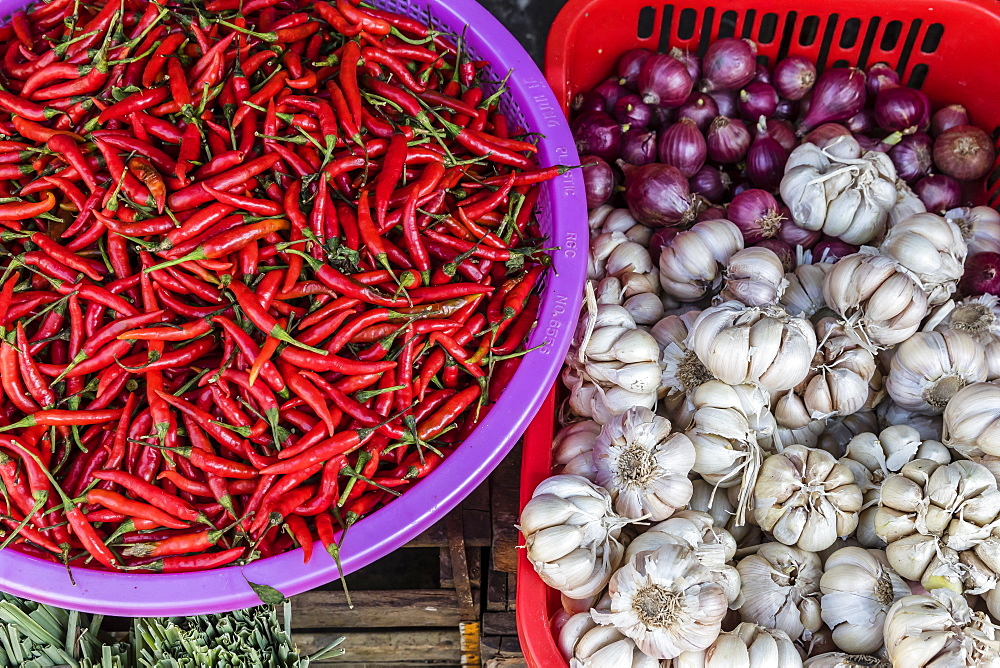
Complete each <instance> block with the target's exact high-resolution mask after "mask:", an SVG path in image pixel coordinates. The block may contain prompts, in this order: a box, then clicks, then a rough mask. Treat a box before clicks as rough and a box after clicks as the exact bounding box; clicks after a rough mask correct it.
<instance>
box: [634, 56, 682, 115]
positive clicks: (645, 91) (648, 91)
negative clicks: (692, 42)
mask: <svg viewBox="0 0 1000 668" xmlns="http://www.w3.org/2000/svg"><path fill="white" fill-rule="evenodd" d="M693 87H694V79H692V78H691V75H690V74H689V73H688V71H687V68H686V67H684V65H683V64H682V63H681V62H680V61H679V60H677V59H676V58H674V57H672V56H668V55H667V54H665V53H654V54H653V55H651V56H650V57H649V58H648V59H646V62H645V63H643V64H642V69H640V70H639V94H640V95H642V99H643V100H644V101H645V102H646V103H648V104H658V105H660V106H661V107H666V108H668V109H672V108H674V107H679V106H681V105H682V104H684V100H686V99H687V98H688V95H690V94H691V89H692V88H693Z"/></svg>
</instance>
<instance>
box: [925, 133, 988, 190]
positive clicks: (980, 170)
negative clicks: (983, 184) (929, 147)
mask: <svg viewBox="0 0 1000 668" xmlns="http://www.w3.org/2000/svg"><path fill="white" fill-rule="evenodd" d="M994 158H996V151H995V150H994V148H993V142H991V141H990V138H989V136H988V135H987V134H986V133H985V132H983V131H982V130H981V129H980V128H977V127H975V126H973V125H956V126H955V127H953V128H948V129H947V130H945V131H944V132H942V133H941V134H940V135H938V138H937V139H935V140H934V164H935V165H937V168H938V169H940V170H941V171H942V172H944V173H945V174H947V175H948V176H951V177H952V178H955V179H958V180H959V181H974V180H976V179H978V178H981V177H983V176H985V175H986V172H988V171H990V168H991V167H992V166H993V160H994Z"/></svg>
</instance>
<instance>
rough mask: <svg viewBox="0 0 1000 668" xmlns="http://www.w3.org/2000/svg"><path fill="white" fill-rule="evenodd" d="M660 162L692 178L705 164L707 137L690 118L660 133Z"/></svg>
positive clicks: (658, 149)
mask: <svg viewBox="0 0 1000 668" xmlns="http://www.w3.org/2000/svg"><path fill="white" fill-rule="evenodd" d="M656 152H657V155H659V156H660V162H662V163H665V164H667V165H673V166H674V167H676V168H677V169H679V170H680V171H681V174H683V175H684V176H686V177H688V178H690V177H692V176H694V175H695V173H697V171H698V170H699V169H701V166H702V165H704V164H705V154H706V146H705V136H704V135H703V134H701V132H700V131H699V130H698V126H697V125H695V123H694V121H692V120H691V119H690V118H682V119H681V120H679V121H677V122H676V123H674V124H673V125H671V126H670V127H669V128H667V129H666V130H661V131H660V139H659V141H658V142H657V145H656Z"/></svg>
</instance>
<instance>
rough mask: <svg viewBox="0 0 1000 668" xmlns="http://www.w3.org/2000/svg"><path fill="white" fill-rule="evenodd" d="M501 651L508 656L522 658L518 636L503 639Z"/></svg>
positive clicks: (501, 640)
mask: <svg viewBox="0 0 1000 668" xmlns="http://www.w3.org/2000/svg"><path fill="white" fill-rule="evenodd" d="M500 651H501V652H502V653H503V654H506V655H508V656H521V641H520V640H518V638H517V635H512V636H504V637H503V638H501V639H500Z"/></svg>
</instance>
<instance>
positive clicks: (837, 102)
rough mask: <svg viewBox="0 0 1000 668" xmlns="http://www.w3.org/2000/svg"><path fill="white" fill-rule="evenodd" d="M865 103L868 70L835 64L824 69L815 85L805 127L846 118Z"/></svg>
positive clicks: (809, 128)
mask: <svg viewBox="0 0 1000 668" xmlns="http://www.w3.org/2000/svg"><path fill="white" fill-rule="evenodd" d="M864 106H865V73H864V72H862V71H861V70H859V69H858V68H856V67H849V68H848V67H836V68H834V69H832V70H827V71H826V72H823V74H821V75H820V76H819V78H818V79H817V80H816V85H815V86H814V87H813V93H812V97H811V101H810V103H809V111H808V112H807V113H806V115H805V118H803V119H802V123H801V126H802V130H803V131H808V130H811V129H812V128H814V127H816V126H817V125H821V124H822V123H828V122H830V121H846V120H847V119H848V118H850V117H851V116H853V115H855V114H856V113H858V112H859V111H861V110H862V109H863V108H864Z"/></svg>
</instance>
